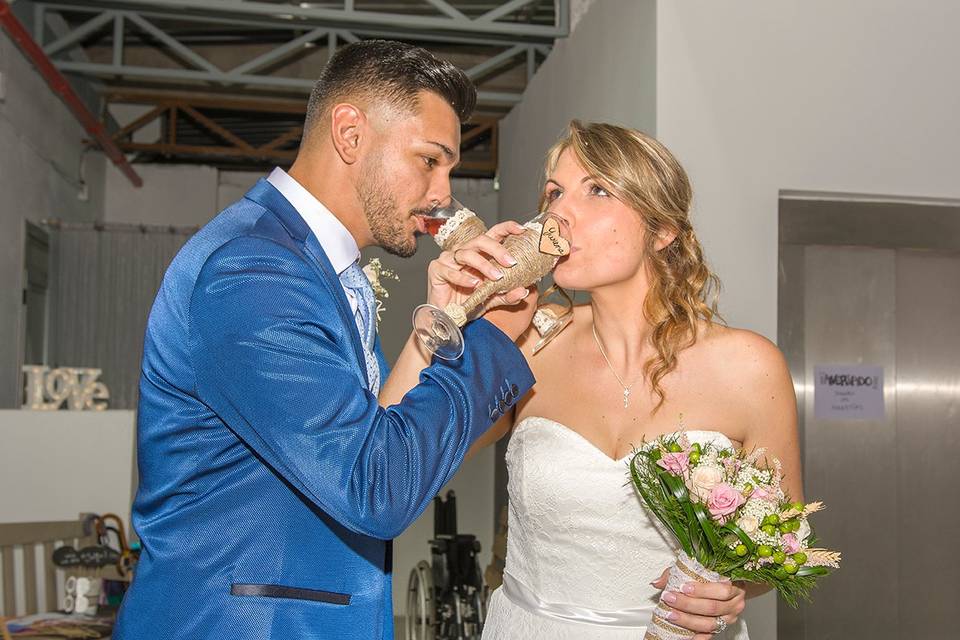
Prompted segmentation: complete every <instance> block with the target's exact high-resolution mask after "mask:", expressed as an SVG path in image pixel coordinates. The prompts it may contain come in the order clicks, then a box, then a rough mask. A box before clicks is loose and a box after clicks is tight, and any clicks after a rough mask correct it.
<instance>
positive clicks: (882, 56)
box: [657, 0, 960, 338]
mask: <svg viewBox="0 0 960 640" xmlns="http://www.w3.org/2000/svg"><path fill="white" fill-rule="evenodd" d="M958 29H960V5H958V4H957V3H956V2H953V1H952V0H927V1H925V2H902V1H901V0H847V1H846V2H830V1H828V0H816V1H810V0H777V1H775V2H771V1H770V0H762V1H761V0H749V1H741V2H739V3H732V4H731V3H724V4H714V3H705V2H696V1H693V0H679V1H673V2H661V3H660V5H659V8H658V20H657V42H658V45H657V60H658V63H657V119H658V120H657V122H658V126H657V133H658V137H659V138H660V139H661V140H662V141H663V142H664V143H666V144H667V146H668V147H670V148H671V149H672V150H673V151H674V152H675V153H676V154H677V155H678V156H679V158H680V160H681V162H683V164H684V166H686V168H687V170H688V171H689V172H690V175H691V178H692V180H693V185H694V190H695V192H696V206H695V211H696V216H695V223H696V226H697V229H698V230H699V233H700V235H701V237H702V239H703V242H704V244H705V246H706V252H707V256H708V257H709V258H710V260H711V262H712V264H713V267H714V268H715V269H716V270H717V271H718V272H719V274H720V276H721V278H722V279H723V281H724V285H725V291H724V294H723V298H722V310H723V311H724V312H725V314H726V315H727V317H728V319H729V320H730V321H731V323H732V324H736V325H740V326H746V327H749V328H751V329H754V330H756V331H759V332H760V333H763V334H765V335H767V336H768V337H771V338H775V337H776V326H777V325H776V301H777V289H776V287H777V196H778V191H779V190H780V189H799V190H817V191H846V192H855V193H864V194H893V195H914V196H937V197H953V198H956V197H958V196H960V155H958V152H957V149H958V148H960V119H958V117H957V114H958V113H960V84H958V83H957V82H956V81H955V78H956V76H957V66H956V65H957V60H958V59H960V39H958V38H957V33H958ZM745 248H748V249H749V250H747V251H745V250H744V249H745Z"/></svg>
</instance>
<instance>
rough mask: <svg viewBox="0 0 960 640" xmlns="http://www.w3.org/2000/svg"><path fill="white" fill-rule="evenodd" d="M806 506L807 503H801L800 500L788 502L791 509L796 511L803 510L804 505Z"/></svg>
mask: <svg viewBox="0 0 960 640" xmlns="http://www.w3.org/2000/svg"><path fill="white" fill-rule="evenodd" d="M806 506H807V505H805V504H803V503H802V502H800V501H797V502H791V503H790V508H791V509H794V510H796V511H803V509H804V507H806Z"/></svg>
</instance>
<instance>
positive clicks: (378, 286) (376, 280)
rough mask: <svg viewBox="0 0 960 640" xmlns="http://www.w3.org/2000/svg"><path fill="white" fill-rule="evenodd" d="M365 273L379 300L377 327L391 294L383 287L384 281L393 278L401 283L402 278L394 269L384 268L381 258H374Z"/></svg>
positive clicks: (366, 267) (364, 269)
mask: <svg viewBox="0 0 960 640" xmlns="http://www.w3.org/2000/svg"><path fill="white" fill-rule="evenodd" d="M363 273H364V275H366V276H367V280H369V281H370V286H371V288H373V295H374V296H375V297H376V298H377V325H379V324H380V314H381V313H382V312H383V310H384V309H386V307H385V306H384V304H383V301H384V300H386V299H387V298H389V297H390V292H388V291H387V288H386V287H384V286H383V279H384V278H391V279H393V280H398V281H399V280H400V276H398V275H397V274H396V272H394V270H393V269H387V268H386V267H384V266H383V263H381V262H380V258H372V259H371V260H370V262H368V263H367V265H366V266H365V267H364V268H363Z"/></svg>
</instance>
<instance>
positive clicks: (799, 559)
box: [793, 551, 807, 564]
mask: <svg viewBox="0 0 960 640" xmlns="http://www.w3.org/2000/svg"><path fill="white" fill-rule="evenodd" d="M793 561H794V562H796V563H797V564H803V563H805V562H806V561H807V554H805V553H804V552H803V551H797V552H796V553H795V554H793Z"/></svg>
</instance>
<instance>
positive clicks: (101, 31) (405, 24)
mask: <svg viewBox="0 0 960 640" xmlns="http://www.w3.org/2000/svg"><path fill="white" fill-rule="evenodd" d="M423 2H425V3H426V4H425V5H423V6H424V7H425V8H422V9H418V10H419V11H421V13H418V14H411V13H410V12H409V11H410V10H412V8H414V7H417V6H418V5H417V3H408V4H409V5H410V6H409V7H406V8H407V9H408V12H407V13H401V12H398V11H396V10H394V11H391V10H389V7H390V6H395V5H396V3H393V5H386V6H387V8H385V9H384V10H370V8H366V9H364V10H359V9H357V8H356V7H357V5H358V4H359V2H355V1H354V0H340V2H337V3H333V2H327V3H311V2H293V3H287V2H262V1H259V2H256V1H252V0H122V1H121V0H116V1H112V0H92V1H82V2H81V1H80V0H57V1H54V2H47V1H45V0H36V1H34V2H33V5H34V10H35V16H34V17H35V20H34V25H35V33H34V38H35V39H36V41H37V43H38V44H40V46H41V47H42V48H43V50H44V51H45V52H46V54H47V55H48V56H49V57H50V58H51V59H52V60H53V62H54V64H55V65H56V67H57V68H58V69H59V70H60V71H63V72H65V73H72V74H79V75H83V76H89V77H95V78H101V79H106V80H111V79H112V80H126V81H129V80H130V79H142V80H150V81H159V82H170V83H181V84H182V83H201V84H205V85H207V86H213V87H215V88H217V89H218V90H221V91H222V90H223V89H224V88H227V87H231V88H234V89H238V88H239V89H247V88H258V89H266V90H276V91H287V92H296V93H307V92H309V91H310V89H311V88H312V86H313V83H314V78H307V77H290V76H278V75H275V74H273V73H271V72H270V70H271V69H276V68H278V67H280V66H281V65H282V64H283V63H284V62H285V61H287V60H289V59H290V58H293V57H295V56H297V55H298V54H302V53H303V52H304V49H305V48H314V47H318V46H321V45H325V46H326V48H327V51H328V54H330V53H332V52H333V51H335V50H336V47H337V46H338V45H339V44H342V43H349V42H356V41H357V40H360V39H365V38H375V37H388V38H395V39H401V40H405V41H417V42H423V43H435V44H437V45H438V46H439V45H467V46H469V47H470V50H471V52H473V53H474V54H476V53H477V52H483V54H484V55H486V56H487V57H486V59H484V60H482V61H481V62H478V63H476V64H474V65H473V66H472V67H470V68H468V69H466V72H467V75H469V76H470V78H471V79H473V80H474V82H475V83H477V84H478V87H479V91H478V102H479V103H480V105H481V106H493V107H499V108H503V107H509V106H512V105H513V104H516V103H517V102H519V100H520V97H521V93H520V92H514V91H497V90H484V88H483V84H484V83H485V82H488V81H489V80H491V79H495V78H496V77H497V76H499V75H501V74H503V73H504V72H506V71H509V70H512V69H515V68H517V67H518V66H519V65H520V64H525V65H526V68H525V73H526V79H527V80H528V81H529V79H530V77H532V75H533V73H534V72H535V71H536V68H537V66H538V64H539V63H540V62H541V61H542V60H543V58H545V57H546V55H547V54H548V53H549V51H550V47H551V46H552V44H553V41H554V39H555V38H558V37H565V36H566V35H567V32H568V26H567V21H568V14H569V6H568V4H569V0H549V2H548V4H549V3H552V7H553V17H554V24H552V25H548V24H533V23H529V22H523V21H519V20H518V13H521V12H524V11H529V10H531V9H536V8H537V7H538V5H542V4H543V3H544V2H547V0H510V1H508V2H502V3H500V4H499V5H498V6H494V7H493V8H487V7H489V4H488V5H486V6H483V5H479V4H478V3H477V0H469V1H468V0H460V2H461V3H462V4H460V3H455V2H453V0H423ZM331 5H339V8H331ZM368 6H369V7H377V6H385V5H383V4H382V3H380V4H379V5H378V4H369V5H368ZM401 6H405V5H401ZM478 7H480V8H481V9H483V13H480V14H479V15H473V16H468V15H467V14H466V13H465V12H466V11H467V10H468V9H469V10H471V11H472V13H473V14H476V13H477V9H478ZM424 11H425V12H427V13H422V12H424ZM431 11H432V12H433V14H435V15H431V14H430V13H429V12H431ZM62 15H70V16H71V18H72V21H71V22H70V28H69V29H67V30H66V31H64V30H62V29H61V30H60V32H59V33H58V35H57V37H56V38H55V39H53V40H52V41H44V39H45V32H46V29H45V28H44V25H46V24H48V23H49V20H48V18H50V17H51V16H62ZM78 17H79V19H78ZM177 24H179V25H184V24H189V25H191V26H197V25H199V28H198V29H197V31H195V32H194V33H199V32H202V27H203V25H208V26H209V27H210V28H211V29H213V28H216V29H223V28H225V27H236V28H247V29H251V28H252V29H254V30H256V32H257V33H259V34H263V35H264V38H263V40H264V41H271V40H272V41H273V42H271V43H270V44H274V43H276V41H277V40H278V39H279V40H281V42H280V43H279V44H276V46H274V47H273V48H271V49H269V50H267V51H265V52H263V51H262V49H260V50H258V53H257V55H255V56H254V57H252V58H250V59H248V60H246V61H244V62H242V63H241V64H238V65H235V66H233V67H232V68H221V67H220V66H217V65H216V64H214V63H213V62H211V61H210V60H208V59H207V58H206V57H204V56H203V55H201V54H200V53H199V52H198V51H197V50H196V49H194V48H191V46H190V45H189V43H188V42H185V41H184V40H186V38H183V37H181V38H180V39H178V37H177V36H176V35H174V34H171V33H170V31H171V30H172V27H171V25H177ZM132 38H136V39H137V42H138V43H140V44H142V43H143V42H144V41H146V42H149V43H150V45H151V46H153V47H156V48H159V49H162V50H163V51H164V52H165V53H166V54H168V55H169V56H171V57H173V58H175V59H176V60H177V61H178V62H179V63H180V65H181V67H180V68H172V67H170V66H169V64H163V65H160V64H158V65H156V66H150V65H146V64H131V63H128V62H126V61H125V58H126V56H125V47H126V46H130V44H129V41H130V40H131V39H132ZM102 41H107V43H108V46H109V47H110V49H111V52H112V55H111V56H110V59H109V61H106V60H97V61H93V60H82V59H80V60H78V59H76V58H77V56H75V55H73V56H71V55H70V54H71V52H73V53H75V50H76V49H77V48H78V47H83V46H88V45H89V44H90V43H91V42H102Z"/></svg>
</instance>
